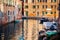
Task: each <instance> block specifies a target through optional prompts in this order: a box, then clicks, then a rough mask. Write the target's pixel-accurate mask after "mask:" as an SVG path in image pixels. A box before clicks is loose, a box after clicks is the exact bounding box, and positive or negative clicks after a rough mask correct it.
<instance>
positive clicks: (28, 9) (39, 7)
mask: <svg viewBox="0 0 60 40" xmlns="http://www.w3.org/2000/svg"><path fill="white" fill-rule="evenodd" d="M58 1H59V0H24V16H35V17H37V16H38V17H47V18H49V19H54V18H58V10H57V7H58ZM38 30H39V31H40V30H42V24H39V21H38V20H32V19H31V20H27V19H26V20H24V39H25V40H37V39H38V33H37V32H38Z"/></svg>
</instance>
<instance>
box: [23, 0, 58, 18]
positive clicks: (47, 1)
mask: <svg viewBox="0 0 60 40" xmlns="http://www.w3.org/2000/svg"><path fill="white" fill-rule="evenodd" d="M58 1H59V0H24V16H39V17H47V18H54V16H56V18H57V17H58V9H57V8H58Z"/></svg>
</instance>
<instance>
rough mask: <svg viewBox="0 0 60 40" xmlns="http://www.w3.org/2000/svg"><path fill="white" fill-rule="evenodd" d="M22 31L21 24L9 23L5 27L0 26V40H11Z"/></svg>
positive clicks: (16, 22)
mask: <svg viewBox="0 0 60 40" xmlns="http://www.w3.org/2000/svg"><path fill="white" fill-rule="evenodd" d="M21 31H22V22H18V21H15V22H11V23H8V24H5V25H2V24H1V25H0V40H11V38H13V37H14V36H16V35H18V33H19V34H20V33H21Z"/></svg>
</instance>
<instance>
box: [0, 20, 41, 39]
mask: <svg viewBox="0 0 60 40" xmlns="http://www.w3.org/2000/svg"><path fill="white" fill-rule="evenodd" d="M40 29H42V25H41V24H40V21H39V20H34V19H24V20H22V21H21V22H19V21H15V22H11V23H8V24H5V25H0V40H35V39H36V40H37V39H38V31H39V30H40ZM33 38H34V39H33Z"/></svg>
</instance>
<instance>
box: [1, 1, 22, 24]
mask: <svg viewBox="0 0 60 40" xmlns="http://www.w3.org/2000/svg"><path fill="white" fill-rule="evenodd" d="M0 6H1V7H0V10H1V12H2V13H3V17H2V23H3V22H4V24H5V23H7V22H11V21H14V20H20V19H21V11H22V4H21V2H18V0H17V1H16V0H4V1H3V0H0Z"/></svg>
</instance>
